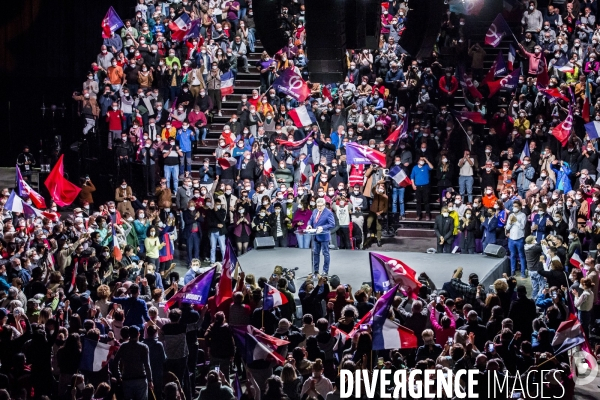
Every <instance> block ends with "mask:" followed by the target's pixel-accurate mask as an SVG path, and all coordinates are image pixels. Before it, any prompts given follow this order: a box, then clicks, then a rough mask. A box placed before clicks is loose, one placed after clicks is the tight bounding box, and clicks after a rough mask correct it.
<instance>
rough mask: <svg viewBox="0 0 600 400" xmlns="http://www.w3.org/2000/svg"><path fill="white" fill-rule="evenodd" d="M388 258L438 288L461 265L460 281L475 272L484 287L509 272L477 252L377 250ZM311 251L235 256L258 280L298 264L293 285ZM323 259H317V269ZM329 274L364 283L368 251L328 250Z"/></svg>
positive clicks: (307, 267) (307, 266) (505, 262)
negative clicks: (402, 263)
mask: <svg viewBox="0 0 600 400" xmlns="http://www.w3.org/2000/svg"><path fill="white" fill-rule="evenodd" d="M379 253H381V254H385V255H386V256H388V257H392V258H397V259H399V260H402V261H403V262H404V263H406V264H407V265H408V266H409V267H411V268H412V269H414V270H415V271H416V272H417V275H418V274H419V273H421V272H425V273H427V275H429V278H431V280H433V282H434V283H435V285H436V287H437V288H438V289H441V287H442V285H443V284H444V282H447V281H449V280H450V279H451V278H452V272H453V271H454V270H455V269H456V268H458V267H463V281H465V282H466V281H467V279H468V276H469V274H471V273H472V272H475V273H476V274H477V275H479V281H480V282H481V284H482V285H484V287H485V288H486V289H487V288H488V287H489V285H491V284H492V283H493V282H494V281H495V280H496V279H498V278H501V277H502V273H503V272H506V273H507V274H510V259H509V258H508V257H505V258H495V257H489V256H484V255H481V254H473V255H461V254H427V253H412V252H397V251H379ZM310 254H311V252H310V250H308V249H294V248H287V249H281V248H276V249H264V250H252V251H250V252H248V253H246V254H244V255H242V256H241V257H240V258H239V262H240V264H241V266H242V269H243V270H244V271H245V272H246V273H252V274H254V276H255V277H256V278H257V279H258V278H259V277H260V276H264V277H269V276H270V275H271V274H272V273H273V268H274V267H275V266H276V265H281V266H283V267H285V268H295V267H298V271H296V286H297V287H299V286H300V285H301V284H302V282H303V279H300V278H302V277H303V276H306V275H308V274H309V273H311V272H312V266H311V263H310V258H311V255H310ZM322 263H323V260H322V258H321V271H322V265H323V264H322ZM329 275H338V276H339V277H340V279H341V281H342V283H349V284H350V285H351V286H352V288H353V289H358V288H359V287H360V285H362V284H363V283H364V282H370V281H371V272H370V268H369V252H367V251H362V250H335V251H331V263H330V268H329Z"/></svg>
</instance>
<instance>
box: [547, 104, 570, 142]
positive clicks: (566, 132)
mask: <svg viewBox="0 0 600 400" xmlns="http://www.w3.org/2000/svg"><path fill="white" fill-rule="evenodd" d="M572 128H573V110H572V108H571V107H569V115H567V118H565V120H564V121H563V122H561V123H560V124H558V125H556V127H555V128H554V129H552V135H554V137H555V138H556V139H557V140H558V141H559V142H560V144H562V145H563V147H564V146H565V145H566V144H567V140H569V136H570V135H571V129H572Z"/></svg>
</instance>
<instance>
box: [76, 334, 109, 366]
mask: <svg viewBox="0 0 600 400" xmlns="http://www.w3.org/2000/svg"><path fill="white" fill-rule="evenodd" d="M82 345H83V346H82V348H81V362H80V363H79V369H80V370H82V371H89V372H97V371H100V370H101V369H102V368H104V367H105V366H106V365H107V364H108V359H109V358H110V357H111V356H112V354H114V353H115V352H116V350H117V349H118V347H117V346H111V345H109V344H106V343H100V342H96V341H94V340H90V339H86V338H84V339H83V343H82Z"/></svg>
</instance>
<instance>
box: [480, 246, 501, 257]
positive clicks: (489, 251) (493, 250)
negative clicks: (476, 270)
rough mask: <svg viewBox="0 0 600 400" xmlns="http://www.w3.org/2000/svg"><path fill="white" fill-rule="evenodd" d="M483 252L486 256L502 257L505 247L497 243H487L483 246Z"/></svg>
mask: <svg viewBox="0 0 600 400" xmlns="http://www.w3.org/2000/svg"><path fill="white" fill-rule="evenodd" d="M483 254H485V255H486V256H492V257H498V258H504V257H506V249H505V248H504V247H502V246H498V245H497V244H491V243H490V244H488V245H487V246H485V249H484V250H483Z"/></svg>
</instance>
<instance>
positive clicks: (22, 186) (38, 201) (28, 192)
mask: <svg viewBox="0 0 600 400" xmlns="http://www.w3.org/2000/svg"><path fill="white" fill-rule="evenodd" d="M16 175H17V176H16V181H17V194H18V195H19V196H21V197H29V198H30V199H31V202H32V203H33V204H34V205H35V206H36V207H37V208H46V201H45V200H44V197H43V196H42V195H41V194H39V193H38V192H36V191H35V190H33V189H32V188H31V186H29V184H28V183H27V182H26V181H25V179H23V176H22V175H21V170H20V169H19V166H18V165H17V173H16Z"/></svg>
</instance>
